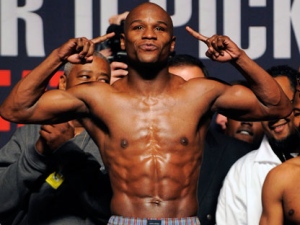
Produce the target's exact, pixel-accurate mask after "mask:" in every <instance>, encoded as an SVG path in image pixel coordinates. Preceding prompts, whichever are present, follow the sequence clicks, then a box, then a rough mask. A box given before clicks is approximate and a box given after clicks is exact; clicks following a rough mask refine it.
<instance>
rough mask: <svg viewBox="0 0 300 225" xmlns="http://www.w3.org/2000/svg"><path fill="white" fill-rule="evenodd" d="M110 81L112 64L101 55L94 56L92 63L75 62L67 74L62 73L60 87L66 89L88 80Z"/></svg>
mask: <svg viewBox="0 0 300 225" xmlns="http://www.w3.org/2000/svg"><path fill="white" fill-rule="evenodd" d="M93 81H99V82H105V83H108V84H109V82H110V65H109V63H108V62H107V61H106V60H105V59H102V58H100V57H96V56H94V58H93V61H92V62H91V63H86V64H73V65H72V66H71V69H70V72H69V74H67V75H65V74H64V75H62V76H61V77H60V81H59V89H62V90H66V89H68V88H70V87H73V86H75V85H78V84H81V83H87V82H93Z"/></svg>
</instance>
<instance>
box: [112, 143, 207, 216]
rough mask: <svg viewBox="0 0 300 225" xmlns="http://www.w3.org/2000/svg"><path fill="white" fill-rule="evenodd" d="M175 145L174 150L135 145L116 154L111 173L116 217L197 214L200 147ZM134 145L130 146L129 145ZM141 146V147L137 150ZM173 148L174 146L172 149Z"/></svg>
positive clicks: (113, 207)
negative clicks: (142, 150)
mask: <svg viewBox="0 0 300 225" xmlns="http://www.w3.org/2000/svg"><path fill="white" fill-rule="evenodd" d="M178 143H179V144H177V145H176V144H175V145H173V146H172V147H173V148H172V150H162V149H163V148H157V149H156V150H154V148H149V149H147V148H146V149H145V148H144V152H143V153H142V154H141V150H137V151H135V150H133V149H142V148H140V147H139V146H131V147H132V148H130V147H128V148H126V149H124V150H121V151H116V152H114V153H113V154H108V155H110V157H113V162H114V163H113V164H110V167H109V173H110V179H111V183H112V188H113V193H114V194H113V198H112V202H111V209H112V213H113V214H114V215H119V216H125V217H140V218H149V217H152V218H166V217H169V218H170V217H172V218H175V217H176V218H179V217H189V216H195V215H196V212H197V197H196V196H197V195H196V193H197V180H198V175H199V170H200V157H201V152H200V150H199V147H195V146H194V147H191V146H183V145H181V144H180V140H178ZM129 146H130V143H129ZM134 147H137V148H134ZM168 148H170V146H168Z"/></svg>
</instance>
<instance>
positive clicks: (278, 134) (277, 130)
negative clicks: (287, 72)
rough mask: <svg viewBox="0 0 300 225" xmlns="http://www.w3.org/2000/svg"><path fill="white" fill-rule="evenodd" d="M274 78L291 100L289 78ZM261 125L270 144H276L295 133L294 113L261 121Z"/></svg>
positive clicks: (291, 91)
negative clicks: (277, 118)
mask: <svg viewBox="0 0 300 225" xmlns="http://www.w3.org/2000/svg"><path fill="white" fill-rule="evenodd" d="M275 80H276V81H277V82H278V84H279V85H280V86H281V88H282V89H283V91H284V93H285V94H286V95H287V97H288V98H289V99H290V100H291V101H293V98H294V90H293V89H292V87H291V85H290V82H289V79H288V78H287V77H285V76H279V77H276V78H275ZM262 126H263V128H264V131H265V134H266V136H267V137H268V139H269V142H270V144H272V143H274V144H276V145H278V144H280V142H284V141H285V140H287V138H288V137H289V136H291V135H293V134H294V133H295V126H294V114H293V113H291V115H289V116H288V117H286V118H283V119H279V120H272V121H263V122H262Z"/></svg>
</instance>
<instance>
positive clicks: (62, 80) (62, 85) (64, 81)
mask: <svg viewBox="0 0 300 225" xmlns="http://www.w3.org/2000/svg"><path fill="white" fill-rule="evenodd" d="M58 89H60V90H66V89H67V76H66V75H65V74H63V75H61V76H60V77H59V82H58Z"/></svg>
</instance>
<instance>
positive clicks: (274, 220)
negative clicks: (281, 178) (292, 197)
mask: <svg viewBox="0 0 300 225" xmlns="http://www.w3.org/2000/svg"><path fill="white" fill-rule="evenodd" d="M277 184H278V180H277V178H276V174H274V173H269V174H268V175H267V177H266V179H265V182H264V185H263V188H262V206H263V211H262V215H261V218H260V223H259V224H260V225H277V224H278V225H281V224H283V217H284V215H283V206H282V189H281V187H280V185H277Z"/></svg>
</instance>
